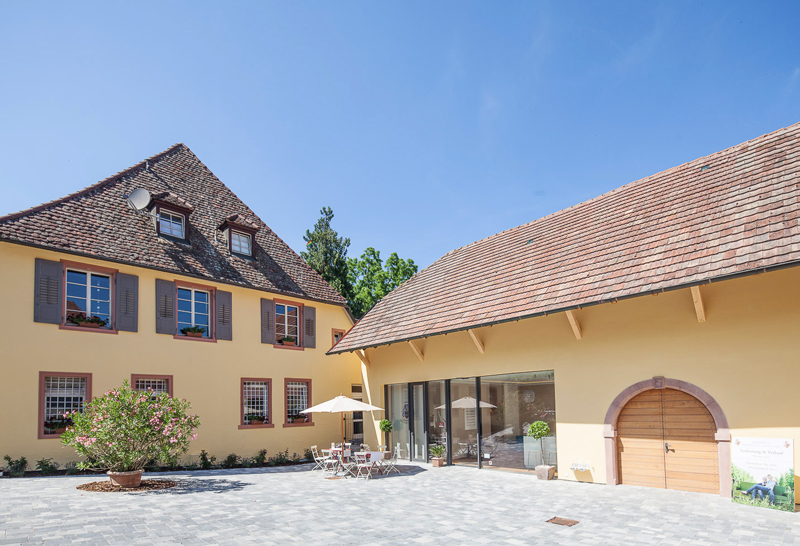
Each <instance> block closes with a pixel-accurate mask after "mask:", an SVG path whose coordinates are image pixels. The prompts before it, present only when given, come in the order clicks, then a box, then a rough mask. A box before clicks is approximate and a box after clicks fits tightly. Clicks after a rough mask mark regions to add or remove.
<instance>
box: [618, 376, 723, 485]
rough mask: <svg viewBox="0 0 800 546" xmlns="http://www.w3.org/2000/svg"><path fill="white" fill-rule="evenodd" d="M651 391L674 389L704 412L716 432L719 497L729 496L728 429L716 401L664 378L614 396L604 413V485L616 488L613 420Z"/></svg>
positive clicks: (701, 392)
mask: <svg viewBox="0 0 800 546" xmlns="http://www.w3.org/2000/svg"><path fill="white" fill-rule="evenodd" d="M651 389H675V390H679V391H682V392H685V393H686V394H689V395H691V396H694V397H695V398H697V399H698V400H699V401H700V402H702V403H703V404H704V405H705V407H706V408H707V409H708V411H709V413H710V414H711V417H713V418H714V424H715V426H716V427H717V432H716V434H715V435H714V439H715V440H716V442H717V456H718V457H717V460H718V461H719V494H720V496H722V497H729V498H730V496H731V486H732V481H731V433H730V430H729V429H728V420H727V419H726V418H725V413H723V411H722V408H721V407H720V406H719V404H718V403H717V401H716V400H714V398H713V397H712V396H711V395H710V394H708V393H707V392H706V391H704V390H703V389H701V388H700V387H698V386H697V385H692V384H691V383H687V382H686V381H680V380H678V379H670V378H664V377H654V378H652V379H648V380H645V381H639V382H638V383H634V384H633V385H631V386H630V387H628V388H627V389H625V390H624V391H622V392H621V393H620V394H619V396H617V397H616V398H615V399H614V401H613V402H611V406H610V407H609V408H608V412H607V413H606V419H605V423H604V426H603V436H604V437H605V447H606V483H607V484H608V485H617V484H618V483H619V468H618V467H617V464H618V461H617V419H618V418H619V414H620V412H621V411H622V408H624V407H625V404H627V403H628V401H629V400H630V399H631V398H633V397H634V396H636V395H637V394H640V393H643V392H645V391H649V390H651Z"/></svg>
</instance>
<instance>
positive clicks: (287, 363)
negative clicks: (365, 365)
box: [0, 243, 361, 464]
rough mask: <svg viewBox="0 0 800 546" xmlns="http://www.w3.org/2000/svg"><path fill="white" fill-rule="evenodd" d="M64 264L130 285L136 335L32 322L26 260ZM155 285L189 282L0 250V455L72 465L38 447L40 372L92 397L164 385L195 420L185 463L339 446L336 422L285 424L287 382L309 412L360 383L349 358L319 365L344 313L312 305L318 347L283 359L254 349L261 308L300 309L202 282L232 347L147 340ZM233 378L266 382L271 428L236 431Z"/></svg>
mask: <svg viewBox="0 0 800 546" xmlns="http://www.w3.org/2000/svg"><path fill="white" fill-rule="evenodd" d="M36 258H41V259H47V260H54V261H60V260H62V259H63V260H68V261H70V262H73V263H85V264H86V265H90V266H91V265H95V266H101V267H113V268H115V269H118V270H119V272H121V273H127V274H133V275H136V276H138V278H139V331H138V332H122V331H120V332H118V333H117V334H107V333H105V332H101V331H99V330H92V329H87V330H84V331H76V330H69V329H59V327H58V325H54V324H41V323H36V322H34V321H33V305H32V301H33V294H34V268H35V259H36ZM156 279H169V280H183V281H186V282H194V283H197V282H198V279H196V278H191V277H185V276H180V275H167V274H164V273H162V272H157V271H152V270H147V269H142V268H134V267H129V266H122V265H114V264H110V263H108V262H104V261H100V260H91V259H82V258H77V257H75V256H72V255H68V254H64V253H57V252H50V251H44V250H40V249H33V248H30V247H25V246H20V245H14V244H9V243H0V286H2V288H0V291H1V292H2V296H0V297H1V298H2V301H4V302H6V305H7V309H14V311H13V312H6V313H3V317H2V319H0V324H2V326H0V328H1V329H2V332H3V336H2V351H1V352H2V377H3V381H2V383H3V389H2V390H3V396H2V402H0V411H2V412H3V413H4V414H5V415H9V416H14V417H12V418H9V419H3V420H2V423H0V452H2V454H3V455H6V454H8V455H11V456H12V458H17V457H19V456H25V457H26V458H27V459H28V460H29V461H34V460H38V459H40V458H45V457H51V458H53V459H55V460H56V461H57V462H59V463H61V464H64V463H66V462H69V461H75V460H77V457H76V456H75V453H74V451H73V450H72V449H70V448H65V447H64V446H62V445H61V442H60V441H59V439H58V437H57V436H55V435H54V436H53V437H52V438H46V439H39V438H38V434H37V431H38V425H39V423H38V416H39V405H40V403H41V400H40V397H39V375H40V373H41V372H59V373H66V374H75V373H80V374H91V395H93V396H96V395H100V394H103V393H105V392H107V391H108V390H110V389H113V388H115V387H118V386H119V385H121V384H122V382H123V381H124V380H128V381H130V380H131V376H132V375H142V376H146V377H157V376H170V377H171V379H172V381H173V384H172V385H171V389H172V392H173V395H174V396H177V397H180V398H185V399H187V400H189V401H190V402H192V409H193V411H194V412H195V413H196V414H197V415H198V416H199V417H200V420H201V426H200V428H199V429H198V431H197V432H198V437H197V440H195V441H194V442H193V443H192V448H191V450H190V453H189V456H195V458H196V455H197V454H199V453H200V450H202V449H205V450H206V451H207V452H208V453H209V454H211V455H215V456H216V457H218V458H221V457H224V456H225V455H227V454H229V453H236V454H238V455H240V456H244V457H252V456H253V455H255V454H256V453H257V452H258V451H259V450H260V449H267V450H268V451H269V453H270V455H274V454H275V453H277V452H278V451H283V450H285V449H288V450H289V455H291V454H292V452H297V453H299V454H301V455H302V453H303V451H304V449H306V448H308V447H309V446H310V445H312V444H317V443H319V444H320V445H325V444H327V443H329V442H332V441H335V440H336V439H337V438H339V437H340V431H339V428H340V427H339V416H338V415H333V414H315V415H313V418H312V419H313V426H287V425H286V423H285V418H286V415H285V403H286V400H285V398H286V389H285V380H286V379H287V378H299V379H308V380H310V381H311V396H312V399H311V405H313V404H315V403H319V402H323V401H325V400H328V399H330V398H333V397H334V396H337V395H339V394H341V393H345V394H347V395H350V393H351V390H352V386H353V385H360V384H361V373H360V367H359V361H358V359H357V358H356V357H355V356H354V355H344V356H338V357H326V356H325V351H326V350H327V349H328V348H330V346H331V343H332V342H331V331H332V330H334V329H336V330H343V329H348V328H349V327H350V326H351V325H352V322H351V321H350V319H349V317H348V315H347V313H346V312H345V310H344V308H343V307H341V306H334V305H329V304H323V303H319V302H309V301H306V302H305V303H306V304H308V305H313V306H314V307H315V308H316V313H317V332H319V334H318V336H319V337H318V345H317V348H315V349H307V348H306V349H303V350H291V349H285V348H281V347H278V346H274V345H270V344H262V343H261V334H260V331H259V328H260V327H259V325H260V320H261V319H260V313H261V310H260V301H261V299H262V298H277V299H285V300H287V301H296V302H297V303H303V300H302V299H299V298H291V297H287V296H285V295H283V296H282V295H280V294H270V293H268V292H262V291H256V290H252V289H246V288H239V287H235V286H230V285H224V284H221V283H213V282H206V281H202V282H203V284H206V285H209V286H212V287H215V288H217V289H219V290H228V291H230V292H231V294H232V296H233V297H232V300H233V339H232V340H231V341H218V342H216V343H207V342H199V341H194V340H189V339H176V338H174V337H173V336H167V335H161V334H156V332H155V316H156V312H155V306H156V296H155V285H156ZM242 378H258V379H262V378H263V379H269V380H270V381H271V383H272V385H271V391H272V400H271V410H272V415H271V421H272V424H273V425H274V426H273V428H247V427H241V428H240V427H239V425H240V424H241V409H242V402H241V380H242Z"/></svg>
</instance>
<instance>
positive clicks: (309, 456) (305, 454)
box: [303, 448, 314, 461]
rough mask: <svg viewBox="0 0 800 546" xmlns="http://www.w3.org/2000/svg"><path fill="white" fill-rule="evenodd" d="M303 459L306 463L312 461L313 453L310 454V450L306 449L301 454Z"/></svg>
mask: <svg viewBox="0 0 800 546" xmlns="http://www.w3.org/2000/svg"><path fill="white" fill-rule="evenodd" d="M303 458H304V459H305V460H306V461H313V460H314V453H312V452H311V450H310V449H308V448H306V450H305V451H304V452H303Z"/></svg>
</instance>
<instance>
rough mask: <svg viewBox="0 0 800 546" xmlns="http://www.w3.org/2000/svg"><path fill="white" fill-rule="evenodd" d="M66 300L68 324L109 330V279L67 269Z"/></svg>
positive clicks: (105, 276) (95, 274) (106, 276)
mask: <svg viewBox="0 0 800 546" xmlns="http://www.w3.org/2000/svg"><path fill="white" fill-rule="evenodd" d="M66 298H67V299H66V321H67V323H68V324H77V325H87V326H91V325H93V324H97V325H99V327H100V328H111V277H109V276H108V275H99V274H97V273H88V272H86V271H77V270H74V269H67V294H66ZM94 317H97V318H96V319H95V318H94ZM89 320H91V321H92V322H87V321H89Z"/></svg>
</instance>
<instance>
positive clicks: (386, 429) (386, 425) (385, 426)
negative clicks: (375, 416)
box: [378, 419, 392, 459]
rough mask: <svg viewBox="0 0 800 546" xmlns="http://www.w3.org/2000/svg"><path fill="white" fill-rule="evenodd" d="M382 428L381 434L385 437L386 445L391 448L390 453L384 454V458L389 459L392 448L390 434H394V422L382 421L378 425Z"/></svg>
mask: <svg viewBox="0 0 800 546" xmlns="http://www.w3.org/2000/svg"><path fill="white" fill-rule="evenodd" d="M378 427H380V429H381V432H383V434H384V435H385V441H386V445H387V446H388V447H389V448H390V449H389V451H388V452H386V453H384V455H383V458H384V459H388V458H390V457H391V452H392V450H391V446H389V433H390V432H392V422H391V421H389V420H388V419H381V422H380V423H379V424H378Z"/></svg>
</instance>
